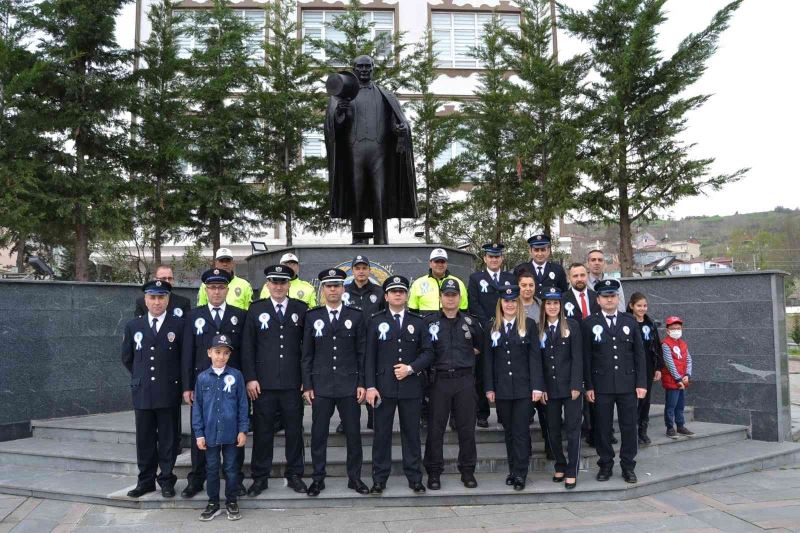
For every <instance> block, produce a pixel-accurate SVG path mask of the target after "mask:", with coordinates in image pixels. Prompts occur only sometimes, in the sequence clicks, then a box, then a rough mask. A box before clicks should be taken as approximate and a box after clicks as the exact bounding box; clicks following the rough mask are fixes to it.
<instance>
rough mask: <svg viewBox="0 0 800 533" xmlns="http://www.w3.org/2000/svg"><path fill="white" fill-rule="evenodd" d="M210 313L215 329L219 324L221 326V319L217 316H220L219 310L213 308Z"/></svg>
mask: <svg viewBox="0 0 800 533" xmlns="http://www.w3.org/2000/svg"><path fill="white" fill-rule="evenodd" d="M212 311H213V312H214V325H215V326H216V327H219V326H220V324H222V317H220V316H219V315H220V314H221V313H220V311H221V309H220V308H219V307H215V308H214V309H212Z"/></svg>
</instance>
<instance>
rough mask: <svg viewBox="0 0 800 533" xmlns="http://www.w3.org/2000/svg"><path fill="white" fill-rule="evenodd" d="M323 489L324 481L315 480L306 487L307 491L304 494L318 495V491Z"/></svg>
mask: <svg viewBox="0 0 800 533" xmlns="http://www.w3.org/2000/svg"><path fill="white" fill-rule="evenodd" d="M323 490H325V482H324V481H315V482H313V483H312V484H311V486H309V487H308V491H307V492H306V494H308V495H309V496H319V493H320V492H322V491H323Z"/></svg>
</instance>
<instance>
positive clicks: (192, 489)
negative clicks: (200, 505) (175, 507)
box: [181, 483, 203, 498]
mask: <svg viewBox="0 0 800 533" xmlns="http://www.w3.org/2000/svg"><path fill="white" fill-rule="evenodd" d="M202 491H203V486H202V485H200V486H199V487H198V486H195V485H192V484H191V483H190V484H189V485H186V488H185V489H183V490H182V491H181V498H194V496H195V494H197V493H198V492H202Z"/></svg>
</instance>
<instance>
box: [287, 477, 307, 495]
mask: <svg viewBox="0 0 800 533" xmlns="http://www.w3.org/2000/svg"><path fill="white" fill-rule="evenodd" d="M286 486H287V487H289V488H290V489H292V490H293V491H295V492H298V493H300V494H305V493H306V492H308V487H307V486H306V484H305V482H303V480H302V479H300V476H291V477H289V478H288V479H287V480H286Z"/></svg>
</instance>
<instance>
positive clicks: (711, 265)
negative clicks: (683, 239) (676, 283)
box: [669, 257, 733, 276]
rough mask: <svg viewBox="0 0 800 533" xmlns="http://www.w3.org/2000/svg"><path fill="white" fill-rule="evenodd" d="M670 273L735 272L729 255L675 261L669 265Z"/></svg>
mask: <svg viewBox="0 0 800 533" xmlns="http://www.w3.org/2000/svg"><path fill="white" fill-rule="evenodd" d="M669 272H670V274H672V275H673V276H674V275H679V276H680V275H684V276H686V275H693V274H721V273H723V272H733V266H732V260H731V259H730V258H727V257H718V258H716V259H692V260H691V261H675V262H674V263H672V265H670V267H669Z"/></svg>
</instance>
